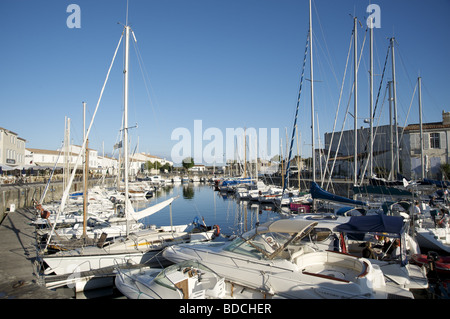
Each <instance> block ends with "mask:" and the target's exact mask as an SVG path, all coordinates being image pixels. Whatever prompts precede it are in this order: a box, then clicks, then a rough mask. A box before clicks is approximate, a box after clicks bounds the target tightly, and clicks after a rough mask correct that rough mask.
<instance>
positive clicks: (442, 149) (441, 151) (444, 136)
mask: <svg viewBox="0 0 450 319" xmlns="http://www.w3.org/2000/svg"><path fill="white" fill-rule="evenodd" d="M422 132H423V162H424V177H425V178H433V179H439V178H441V177H442V172H441V165H442V164H448V163H449V162H450V154H449V149H450V112H444V111H443V112H442V121H441V122H434V123H423V124H422ZM357 134H358V135H357V144H358V146H357V154H358V173H357V174H358V175H360V174H362V173H363V172H365V173H366V175H367V173H368V168H367V158H368V154H369V151H370V148H369V128H364V127H361V128H360V129H358V131H357ZM331 137H332V133H325V150H326V151H325V152H327V151H328V148H329V146H330V144H331V154H333V156H331V158H330V159H329V161H328V167H331V166H332V162H333V160H334V157H335V155H334V154H336V162H335V164H334V174H335V175H341V176H342V175H343V176H346V177H348V178H351V177H353V174H354V164H353V163H354V131H353V130H348V131H344V132H342V136H341V132H337V133H334V136H333V140H332V141H331ZM398 139H399V143H398V145H399V147H398V154H399V161H398V166H399V173H400V174H402V175H404V176H405V177H406V178H410V179H421V178H422V174H421V171H422V164H421V163H422V161H421V147H420V125H419V124H410V125H408V126H406V127H405V128H403V127H398ZM373 153H374V159H373V168H374V173H376V174H378V175H379V176H380V174H382V173H383V172H384V173H386V174H389V173H390V172H391V171H394V172H397V165H396V163H397V160H396V153H397V146H396V136H395V130H393V129H391V126H390V125H383V126H379V127H374V145H373ZM325 155H326V154H325ZM322 158H323V157H322ZM322 161H323V160H322ZM384 177H387V176H384ZM449 177H450V176H449ZM449 177H447V178H449Z"/></svg>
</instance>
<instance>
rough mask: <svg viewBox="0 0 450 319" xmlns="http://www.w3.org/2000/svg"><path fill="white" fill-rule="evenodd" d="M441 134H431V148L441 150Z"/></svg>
mask: <svg viewBox="0 0 450 319" xmlns="http://www.w3.org/2000/svg"><path fill="white" fill-rule="evenodd" d="M440 142H441V139H440V134H439V133H430V148H441V143H440Z"/></svg>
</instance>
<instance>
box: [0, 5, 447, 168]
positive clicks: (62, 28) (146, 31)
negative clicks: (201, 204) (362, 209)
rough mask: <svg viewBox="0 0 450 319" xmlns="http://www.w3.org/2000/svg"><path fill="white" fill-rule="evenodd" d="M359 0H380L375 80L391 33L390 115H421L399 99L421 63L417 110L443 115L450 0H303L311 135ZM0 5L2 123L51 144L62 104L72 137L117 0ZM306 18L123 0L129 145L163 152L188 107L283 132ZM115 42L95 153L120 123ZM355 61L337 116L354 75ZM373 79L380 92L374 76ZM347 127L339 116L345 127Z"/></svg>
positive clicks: (119, 18) (362, 11)
mask: <svg viewBox="0 0 450 319" xmlns="http://www.w3.org/2000/svg"><path fill="white" fill-rule="evenodd" d="M72 3H74V4H77V5H78V6H79V7H80V9H81V28H68V27H67V24H66V20H67V18H68V17H69V15H70V13H68V12H66V9H67V7H68V6H69V5H70V4H72ZM370 3H374V4H378V5H379V6H380V9H381V28H379V29H375V32H374V36H375V40H374V45H375V51H374V53H375V63H374V67H375V74H377V76H376V77H375V85H374V87H375V94H376V92H377V90H378V86H379V82H380V76H379V75H380V74H381V70H382V66H383V63H384V59H385V56H386V52H387V48H388V44H389V43H388V38H390V37H392V36H394V37H395V38H396V40H397V43H398V45H397V47H396V64H397V68H396V71H397V74H396V76H397V82H398V83H397V95H398V114H399V124H400V125H403V124H404V123H405V121H406V123H407V124H409V123H418V106H417V105H418V102H417V92H416V95H415V97H414V100H413V102H412V107H411V110H410V111H409V115H408V110H409V108H410V103H411V99H412V96H413V91H414V87H415V85H416V81H417V77H418V76H419V75H420V76H421V77H422V80H423V90H422V99H423V107H424V114H423V120H424V122H434V121H440V120H441V113H442V111H443V110H445V111H450V89H449V88H450V85H449V84H450V63H449V61H448V57H449V56H450V41H449V39H450V19H448V15H449V13H450V1H448V0H432V1H424V0H420V1H419V0H389V1H387V0H379V1H368V0H340V1H332V0H314V1H313V7H314V9H313V28H314V31H313V33H314V51H313V53H314V79H315V80H316V81H317V82H316V84H315V111H316V118H317V119H318V123H316V129H318V130H319V132H317V133H316V136H318V137H320V138H321V139H323V134H324V133H325V132H330V131H331V130H332V127H333V122H334V117H335V114H336V109H337V103H338V99H339V92H340V87H341V82H342V79H343V74H344V69H345V64H346V58H347V52H348V48H349V44H350V37H351V33H352V27H353V19H352V17H351V15H355V16H357V17H358V19H359V20H361V23H362V24H363V26H364V27H363V28H359V30H358V33H359V41H358V42H359V49H361V44H362V42H363V39H364V36H365V35H366V32H365V29H366V28H365V20H366V18H367V17H368V15H369V14H368V13H366V8H367V6H368V5H369V4H370ZM0 14H1V19H0V26H1V30H2V35H3V36H2V38H3V45H2V50H0V61H1V62H0V63H1V68H2V71H1V72H0V86H1V90H0V103H1V117H0V126H1V127H4V128H7V129H9V130H12V131H14V132H16V133H18V134H19V136H20V137H22V138H24V139H26V140H27V147H29V148H42V149H57V148H59V147H60V146H61V142H62V141H63V138H64V136H63V134H64V118H65V117H66V116H67V117H70V118H71V120H72V124H71V125H72V130H71V131H72V133H71V137H72V141H73V142H74V143H75V144H81V143H82V135H83V134H82V102H83V101H85V102H86V103H87V105H88V120H90V117H91V116H92V113H93V111H94V108H95V105H96V103H97V100H98V97H99V95H100V90H101V88H102V85H103V81H104V79H105V77H106V73H107V70H108V67H109V64H110V63H111V59H112V57H113V53H114V50H115V48H116V46H117V43H118V41H119V38H120V36H121V33H122V29H123V27H122V26H121V25H119V24H117V22H121V23H125V19H126V1H125V0H120V1H119V0H95V1H87V0H70V1H65V0H38V1H31V0H1V1H0ZM308 19H309V17H308V0H226V1H225V0H160V1H153V0H152V1H151V0H130V1H129V24H130V25H131V27H132V29H133V30H134V32H135V35H136V38H137V41H138V42H137V45H134V44H132V45H131V51H130V53H131V54H130V95H129V101H130V102H129V103H130V104H129V125H130V126H134V125H135V124H136V123H137V125H138V128H135V129H132V130H131V131H130V134H131V139H132V140H131V148H132V149H133V148H134V147H135V145H136V143H137V140H138V138H139V151H143V152H149V153H151V154H153V155H158V156H161V157H166V158H168V159H170V156H171V150H172V149H173V147H174V145H175V144H177V143H178V141H173V140H171V134H172V132H173V131H174V130H175V129H176V128H186V129H188V130H190V131H191V132H193V128H194V120H202V126H203V130H206V129H207V128H218V129H219V130H221V131H222V132H223V134H224V136H225V130H226V128H239V127H247V128H250V127H253V128H256V129H258V128H268V129H269V130H270V128H279V132H280V137H282V138H283V140H285V131H286V128H287V131H288V135H289V137H290V135H291V130H292V124H293V116H294V112H295V107H296V102H297V94H298V86H299V79H300V73H301V67H302V62H303V54H304V50H305V42H306V34H307V29H308ZM122 48H123V46H122ZM122 48H121V49H120V50H119V53H118V56H117V58H116V61H115V64H114V67H113V69H112V73H111V76H110V80H109V82H108V84H107V86H106V89H105V93H104V96H103V99H102V102H101V104H100V106H99V111H98V113H97V115H96V119H95V122H94V126H93V129H92V132H91V136H90V147H91V148H94V149H97V150H99V152H100V153H101V151H102V144H104V146H105V152H106V153H111V151H112V148H113V145H114V144H115V143H116V142H117V141H118V136H119V130H120V127H121V120H122V110H123V92H122V91H123V75H122V70H123V49H122ZM368 48H369V47H368V33H367V40H366V44H365V47H364V51H363V57H362V61H361V65H360V69H359V81H358V86H359V90H358V96H359V98H358V102H359V110H358V125H359V126H363V125H364V123H363V120H364V118H367V117H368V109H369V108H368V99H369V98H368V69H369V51H368ZM136 52H139V54H140V57H141V59H142V60H141V63H142V62H143V64H141V66H140V65H139V63H138V59H137V54H136ZM352 54H353V53H352ZM352 64H353V62H352V60H350V66H349V68H348V70H347V76H346V78H345V82H344V83H345V86H344V90H343V98H342V102H341V106H340V112H339V115H338V122H337V128H338V129H340V128H341V126H342V120H343V118H344V112H345V109H346V106H347V103H348V99H349V91H350V85H351V81H353V75H352V74H353V71H352ZM305 78H309V60H308V64H307V69H306V75H305ZM144 79H145V81H144ZM390 79H391V71H390V62H389V63H388V72H387V73H386V80H390ZM309 90H310V84H309V82H307V81H305V82H304V85H303V93H302V97H301V102H300V116H299V122H298V125H299V130H300V132H301V139H302V142H301V144H300V145H301V149H302V155H303V156H310V154H311V151H310V148H311V146H310V144H311V137H310V136H311V135H310V126H311V123H310V117H311V115H310V95H309ZM381 92H382V93H381V98H382V97H383V96H384V92H385V83H384V84H383V87H382V91H381ZM351 103H352V106H351V108H350V111H351V112H353V102H351ZM380 103H381V102H380ZM380 107H381V104H380ZM387 111H388V108H387V102H385V104H384V108H383V113H382V114H381V115H380V117H381V120H380V123H381V124H387V123H388V117H387V116H388V112H387ZM352 127H353V120H352V119H351V118H348V119H347V124H346V129H352ZM269 138H270V137H269ZM207 143H208V141H204V142H203V145H205V144H207ZM283 143H284V142H283ZM318 143H319V141H318V140H317V141H316V145H318ZM276 153H278V152H276Z"/></svg>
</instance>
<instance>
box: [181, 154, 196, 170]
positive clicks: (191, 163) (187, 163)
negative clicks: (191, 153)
mask: <svg viewBox="0 0 450 319" xmlns="http://www.w3.org/2000/svg"><path fill="white" fill-rule="evenodd" d="M183 167H184V169H185V170H189V169H190V168H191V167H194V159H193V158H192V157H186V158H185V159H184V160H183Z"/></svg>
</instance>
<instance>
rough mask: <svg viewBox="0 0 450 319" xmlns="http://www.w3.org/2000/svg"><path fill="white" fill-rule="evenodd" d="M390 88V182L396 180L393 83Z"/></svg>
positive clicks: (389, 84)
mask: <svg viewBox="0 0 450 319" xmlns="http://www.w3.org/2000/svg"><path fill="white" fill-rule="evenodd" d="M388 86H389V145H390V151H391V172H390V173H389V176H390V178H389V180H391V181H392V180H394V178H393V177H394V132H393V131H394V130H393V127H392V101H393V98H392V81H389V82H388Z"/></svg>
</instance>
